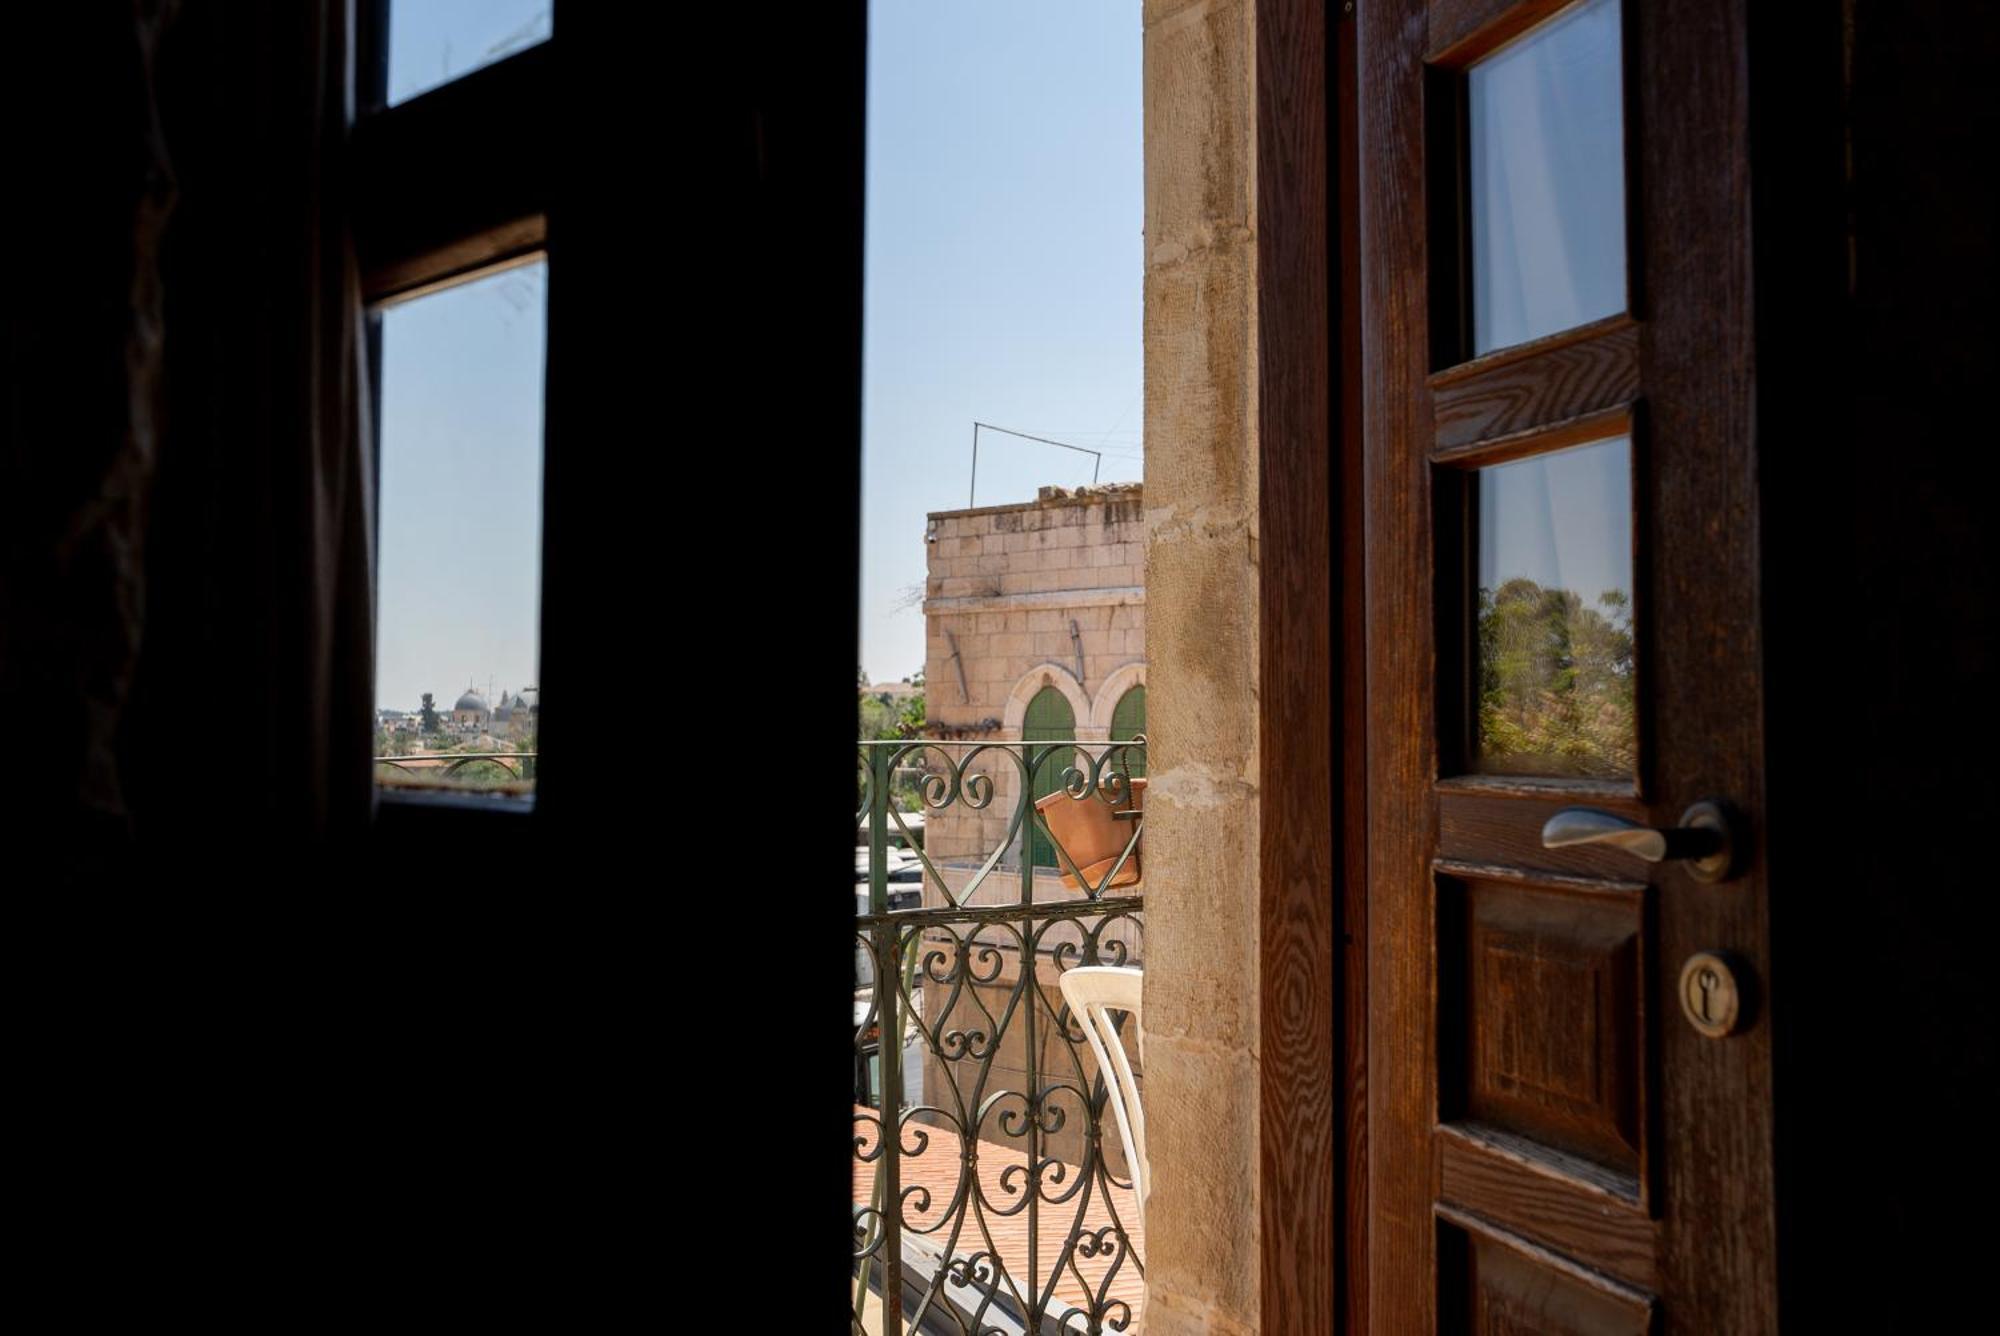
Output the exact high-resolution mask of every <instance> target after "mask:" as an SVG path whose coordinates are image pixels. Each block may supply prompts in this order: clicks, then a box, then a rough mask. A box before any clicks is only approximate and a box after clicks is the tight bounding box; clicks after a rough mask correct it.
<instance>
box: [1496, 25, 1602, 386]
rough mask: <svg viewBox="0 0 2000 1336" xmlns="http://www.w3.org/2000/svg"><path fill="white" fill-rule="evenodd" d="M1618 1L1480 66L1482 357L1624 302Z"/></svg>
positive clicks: (1523, 40) (1535, 32)
mask: <svg viewBox="0 0 2000 1336" xmlns="http://www.w3.org/2000/svg"><path fill="white" fill-rule="evenodd" d="M1619 49H1620V48H1619V0H1585V3H1583V4H1580V5H1576V6H1574V7H1573V8H1570V9H1567V10H1565V11H1563V12H1562V13H1561V14H1558V15H1557V16H1556V17H1555V18H1553V19H1551V20H1549V21H1548V22H1547V23H1544V24H1542V25H1541V26H1539V27H1537V28H1534V29H1532V30H1530V31H1529V32H1528V33H1526V34H1525V35H1523V36H1522V37H1520V38H1518V39H1516V40H1515V41H1514V42H1512V43H1510V44H1509V45H1507V46H1505V47H1502V48H1501V49H1500V50H1499V51H1497V52H1495V53H1494V54H1492V55H1490V56H1488V57H1486V58H1485V59H1483V60H1481V61H1479V62H1478V63H1477V64H1475V65H1473V66H1472V68H1471V71H1470V83H1471V88H1470V98H1469V102H1470V106H1469V112H1468V114H1469V118H1470V124H1469V130H1470V144H1471V147H1470V156H1471V169H1472V183H1471V209H1472V343H1473V349H1472V350H1473V352H1474V353H1475V354H1478V353H1484V352H1490V351H1492V350H1493V349H1495V348H1505V347H1507V346H1509V345H1511V344H1516V343H1524V342H1526V341H1527V340H1529V339H1535V338H1540V337H1541V336H1543V335H1545V334H1554V333H1556V332H1558V331H1560V330H1565V329H1570V328H1572V327H1574V326H1576V325H1581V324H1585V323H1587V322H1589V321H1592V320H1596V319H1599V318H1601V317H1603V316H1607V315H1613V314H1615V313H1617V312H1619V311H1622V310H1624V309H1625V144H1624V117H1623V114H1622V107H1623V102H1622V85H1623V78H1622V75H1621V70H1620V55H1619Z"/></svg>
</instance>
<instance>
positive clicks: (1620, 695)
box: [1473, 436, 1637, 778]
mask: <svg viewBox="0 0 2000 1336" xmlns="http://www.w3.org/2000/svg"><path fill="white" fill-rule="evenodd" d="M1473 523H1474V526H1475V535H1476V544H1477V548H1476V550H1477V553H1478V558H1477V560H1478V582H1479V583H1478V605H1477V614H1476V618H1475V629H1476V635H1477V648H1476V651H1475V654H1474V659H1473V662H1474V687H1475V692H1476V695H1477V697H1478V721H1477V725H1476V728H1475V730H1474V731H1475V746H1474V769H1476V770H1479V771H1481V772H1483V773H1487V774H1511V775H1563V776H1579V777H1599V778H1626V777H1630V776H1631V775H1632V774H1633V773H1634V767H1635V764H1636V759H1637V758H1636V752H1637V741H1636V739H1637V734H1636V730H1635V727H1634V723H1633V674H1632V668H1633V656H1632V649H1633V647H1632V445H1631V441H1630V440H1629V438H1627V437H1623V436H1620V437H1617V438H1615V439H1612V440H1606V441H1599V442H1596V443H1593V444H1591V445H1584V446H1577V447H1575V448H1573V449H1568V450H1558V451H1552V452H1551V453H1549V454H1545V455H1535V456H1533V457H1531V458H1528V459H1520V460H1515V461H1513V462H1512V463H1507V464H1499V465H1495V466H1494V467H1492V468H1486V469H1480V470H1478V471H1477V472H1476V473H1475V474H1474V475H1473Z"/></svg>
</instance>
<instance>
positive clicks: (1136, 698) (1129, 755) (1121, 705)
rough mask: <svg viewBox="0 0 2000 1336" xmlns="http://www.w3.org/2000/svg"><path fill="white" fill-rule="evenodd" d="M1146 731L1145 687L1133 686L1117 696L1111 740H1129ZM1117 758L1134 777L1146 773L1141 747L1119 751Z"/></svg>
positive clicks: (1144, 755) (1143, 752) (1144, 757)
mask: <svg viewBox="0 0 2000 1336" xmlns="http://www.w3.org/2000/svg"><path fill="white" fill-rule="evenodd" d="M1145 731H1146V688H1145V687H1143V686H1137V687H1133V688H1132V689H1131V690H1130V691H1128V692H1126V693H1125V694H1124V695H1122V696H1120V697H1119V698H1118V704H1117V706H1116V707H1114V708H1113V709H1112V711H1111V740H1112V741H1113V742H1130V741H1131V740H1132V739H1133V738H1136V737H1138V736H1139V735H1140V734H1141V733H1143V732H1145ZM1119 759H1120V760H1122V761H1124V762H1125V763H1126V765H1127V767H1129V769H1130V770H1131V773H1132V777H1133V778H1134V779H1137V778H1139V777H1140V776H1142V775H1144V774H1145V773H1146V753H1145V750H1144V749H1143V748H1136V747H1135V748H1133V749H1132V750H1130V751H1126V752H1120V753H1119Z"/></svg>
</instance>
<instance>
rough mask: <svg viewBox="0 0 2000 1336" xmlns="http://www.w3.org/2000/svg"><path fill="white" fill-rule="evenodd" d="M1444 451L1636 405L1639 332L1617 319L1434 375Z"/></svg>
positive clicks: (1625, 320) (1627, 319)
mask: <svg viewBox="0 0 2000 1336" xmlns="http://www.w3.org/2000/svg"><path fill="white" fill-rule="evenodd" d="M1431 385H1432V387H1433V388H1432V393H1433V395H1434V402H1435V405H1436V419H1437V423H1436V430H1437V444H1438V446H1439V448H1440V449H1450V448H1453V447H1458V446H1466V445H1471V444H1473V443H1474V442H1478V441H1486V440H1492V439H1494V438H1495V437H1501V436H1507V435H1510V434H1512V433H1514V432H1520V431H1527V430H1530V429H1534V428H1540V427H1544V426H1546V425H1547V424H1548V423H1551V422H1561V421H1565V420H1567V419H1571V418H1579V417H1584V416H1586V415H1588V414H1592V413H1598V412H1602V411H1604V410H1605V409H1610V408H1616V407H1619V406H1622V405H1626V404H1630V403H1631V402H1632V401H1633V400H1634V399H1635V398H1637V397H1638V394H1639V328H1638V326H1637V325H1635V324H1633V323H1632V320H1631V317H1629V316H1624V315H1618V316H1613V317H1611V318H1610V319H1609V320H1607V321H1600V322H1598V323H1596V324H1593V325H1589V326H1586V327H1584V329H1583V330H1581V331H1571V332H1570V333H1567V334H1563V335H1557V336H1554V337H1552V338H1550V339H1545V340H1541V341H1540V342H1537V343H1533V344H1526V345H1523V347H1522V348H1519V349H1509V350H1507V351H1506V352H1505V353H1496V354H1494V355H1492V356H1491V357H1486V358H1481V359H1480V360H1479V361H1477V362H1468V363H1466V364H1464V365H1463V366H1459V367H1453V368H1452V369H1451V370H1449V371H1441V372H1439V373H1437V374H1436V375H1435V376H1433V377H1431Z"/></svg>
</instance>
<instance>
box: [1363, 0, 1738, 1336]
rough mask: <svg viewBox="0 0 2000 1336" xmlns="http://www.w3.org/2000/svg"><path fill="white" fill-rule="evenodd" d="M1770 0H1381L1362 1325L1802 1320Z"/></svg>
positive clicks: (1617, 1325)
mask: <svg viewBox="0 0 2000 1336" xmlns="http://www.w3.org/2000/svg"><path fill="white" fill-rule="evenodd" d="M1744 7H1745V6H1744V4H1743V3H1742V2H1741V0H1736V2H1734V3H1731V2H1726V0H1725V2H1722V3H1713V4H1692V5H1691V4H1687V3H1675V4H1669V3H1667V2H1666V0H1622V3H1621V0H1584V3H1579V4H1570V5H1558V4H1549V3H1534V2H1531V3H1513V4H1507V3H1501V2H1499V0H1429V3H1426V0H1366V2H1365V3H1364V4H1363V5H1362V6H1360V12H1359V16H1358V20H1357V22H1358V42H1359V47H1358V51H1359V60H1360V89H1359V103H1360V107H1359V124H1360V135H1361V151H1360V155H1359V161H1360V168H1359V172H1360V184H1359V209H1360V212H1361V237H1362V246H1363V253H1362V265H1361V303H1362V304H1361V321H1362V338H1363V350H1364V351H1363V373H1362V374H1363V417H1364V424H1365V425H1364V438H1363V440H1364V446H1363V448H1364V485H1363V494H1364V508H1365V512H1366V530H1365V540H1364V542H1365V567H1366V589H1367V645H1368V649H1367V676H1366V684H1365V696H1366V710H1367V736H1368V744H1367V754H1368V779H1369V792H1368V798H1367V810H1368V818H1369V819H1368V883H1367V888H1366V895H1367V919H1368V933H1369V943H1370V945H1369V971H1368V985H1367V987H1368V992H1367V1051H1368V1090H1367V1105H1366V1108H1367V1121H1366V1143H1367V1160H1366V1163H1367V1184H1366V1200H1367V1203H1368V1237H1367V1245H1366V1247H1367V1284H1368V1304H1369V1317H1368V1327H1369V1329H1370V1330H1372V1331H1376V1332H1383V1333H1398V1334H1401V1333H1409V1332H1429V1331H1445V1332H1458V1331H1473V1332H1484V1333H1502V1332H1504V1333H1517V1332H1518V1333H1526V1332H1534V1333H1614V1332H1617V1333H1624V1332H1632V1333H1637V1332H1658V1331H1666V1332H1700V1333H1722V1332H1728V1333H1737V1334H1740V1333H1751V1332H1758V1331H1765V1330H1768V1329H1770V1328H1772V1327H1773V1326H1775V1323H1776V1314H1775V1295H1776V1290H1775V1258H1774V1219H1773V1209H1772V1193H1771V1103H1770V1097H1771V1084H1770V1069H1771V1046H1770V1041H1769V1033H1770V1027H1769V1023H1768V1010H1769V999H1768V998H1760V997H1759V996H1758V994H1759V991H1760V990H1759V987H1758V985H1759V981H1760V980H1762V979H1763V978H1764V976H1765V963H1766V912H1765V898H1764V888H1765V878H1764V868H1763V866H1762V861H1761V857H1760V855H1759V854H1758V851H1757V847H1756V846H1757V840H1756V838H1755V836H1756V832H1757V831H1758V829H1759V826H1760V815H1761V811H1762V788H1763V783H1764V776H1763V756H1762V747H1763V735H1762V728H1761V719H1762V703H1761V701H1760V698H1759V682H1760V677H1759V654H1760V646H1759V638H1758V637H1759V631H1758V621H1757V585H1758V579H1757V577H1758V568H1757V561H1756V547H1755V542H1756V527H1755V516H1756V505H1755V501H1756V482H1757V470H1756V461H1755V458H1754V441H1753V437H1752V420H1753V419H1752V408H1753V403H1752V394H1751V388H1752V375H1751V371H1752V364H1751V324H1750V315H1751V312H1750V307H1749V292H1750V287H1749V264H1750V237H1749V235H1748V228H1747V222H1748V217H1749V199H1748V187H1747V181H1746V177H1745V169H1744V163H1745V145H1746V139H1747V128H1748V127H1747V124H1746V104H1747V97H1746V89H1745V87H1744V82H1743V79H1744V75H1743V72H1744V67H1745V61H1744ZM1704 799H1719V800H1721V801H1722V804H1723V806H1724V808H1725V810H1727V811H1729V812H1732V813H1733V814H1734V819H1735V823H1736V825H1737V827H1738V829H1739V830H1740V831H1742V832H1746V834H1744V835H1742V836H1741V837H1739V838H1738V840H1737V844H1736V850H1735V854H1734V858H1733V865H1732V866H1730V867H1728V868H1727V869H1726V870H1723V871H1721V872H1720V873H1719V874H1718V876H1717V877H1716V879H1714V880H1703V879H1701V877H1700V876H1698V875H1697V873H1696V870H1695V869H1694V864H1693V862H1691V861H1690V860H1689V859H1688V858H1683V857H1679V855H1682V854H1690V853H1694V854H1704V855H1706V854H1708V853H1709V852H1710V851H1711V850H1712V849H1713V837H1712V836H1710V835H1703V834H1686V833H1681V834H1674V835H1671V836H1669V837H1667V839H1666V840H1665V841H1664V843H1666V845H1667V846H1668V847H1667V850H1666V852H1667V853H1668V854H1670V855H1674V856H1671V857H1668V858H1667V859H1665V860H1664V861H1661V862H1657V863H1655V862H1648V861H1646V860H1645V859H1644V858H1643V857H1641V856H1640V855H1639V853H1635V852H1633V851H1631V849H1629V848H1628V847H1625V846H1626V845H1628V844H1637V843H1643V839H1642V836H1643V832H1638V831H1630V832H1626V833H1624V834H1622V835H1621V834H1619V833H1618V832H1617V829H1616V827H1615V821H1617V820H1622V821H1625V822H1629V823H1633V824H1634V825H1637V826H1644V827H1652V828H1656V829H1659V830H1662V831H1665V830H1668V829H1670V828H1675V827H1676V826H1677V825H1678V824H1679V823H1680V822H1681V821H1682V816H1683V812H1684V809H1687V808H1689V807H1690V806H1691V805H1693V804H1695V803H1696V802H1698V801H1700V800H1704ZM1577 807H1583V808H1588V809H1592V812H1589V813H1584V814H1583V815H1581V816H1577V815H1574V814H1572V815H1571V816H1569V817H1566V818H1563V819H1561V820H1558V821H1557V822H1556V823H1555V827H1554V829H1553V830H1551V831H1545V827H1548V826H1549V824H1550V822H1551V819H1552V818H1556V816H1557V814H1558V813H1559V812H1561V811H1563V809H1566V808H1577ZM1593 813H1595V814H1596V815H1593ZM1593 823H1595V824H1593ZM1578 838H1583V839H1585V840H1586V841H1587V842H1583V843H1571V842H1569V841H1572V840H1575V839H1578ZM1607 841H1615V842H1607ZM1551 843H1553V844H1554V845H1555V846H1556V847H1550V844H1551ZM1708 866H1710V867H1711V868H1713V867H1714V861H1713V860H1710V861H1709V863H1708ZM1704 952H1712V953H1715V954H1714V955H1712V956H1704V955H1699V954H1698V953H1704ZM1690 962H1692V964H1690ZM1684 968H1686V969H1688V970H1689V973H1688V983H1687V986H1686V989H1683V986H1682V976H1683V971H1684ZM1732 983H1734V985H1735V986H1736V987H1737V989H1738V990H1739V991H1738V992H1737V993H1736V994H1735V995H1734V998H1732V995H1731V994H1730V987H1731V985H1732ZM1684 991H1686V992H1688V995H1689V997H1690V999H1691V1000H1690V1001H1689V1002H1688V1003H1687V1004H1686V1005H1685V1006H1684V1004H1683V1001H1682V993H1683V992H1684ZM1732 1001H1734V1003H1735V1004H1736V1005H1735V1006H1734V1009H1733V1013H1732V1006H1731V1004H1732ZM1732 1014H1733V1022H1732ZM1697 1020H1699V1021H1701V1022H1702V1024H1703V1028H1701V1029H1698V1028H1697V1026H1696V1024H1695V1022H1696V1021H1697ZM1726 1029H1733V1032H1731V1033H1721V1034H1711V1033H1708V1032H1705V1031H1719V1030H1726Z"/></svg>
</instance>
